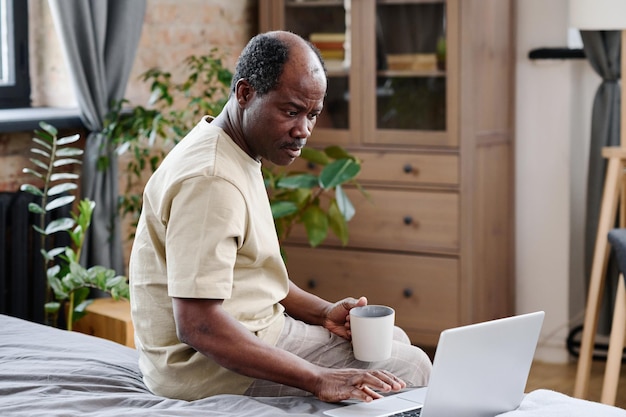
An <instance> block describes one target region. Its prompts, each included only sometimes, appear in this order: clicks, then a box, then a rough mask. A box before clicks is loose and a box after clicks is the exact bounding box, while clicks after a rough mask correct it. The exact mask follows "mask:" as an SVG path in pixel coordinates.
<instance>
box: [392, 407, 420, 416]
mask: <svg viewBox="0 0 626 417" xmlns="http://www.w3.org/2000/svg"><path fill="white" fill-rule="evenodd" d="M421 414H422V408H421V407H420V408H418V409H415V410H408V411H402V412H400V413H396V414H391V415H390V416H389V417H419V416H420V415H421Z"/></svg>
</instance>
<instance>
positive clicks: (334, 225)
mask: <svg viewBox="0 0 626 417" xmlns="http://www.w3.org/2000/svg"><path fill="white" fill-rule="evenodd" d="M328 223H329V226H330V229H331V230H332V231H333V232H334V233H335V235H337V237H338V238H339V239H340V240H341V244H342V245H343V246H346V245H347V244H348V224H347V223H346V219H345V218H344V216H343V214H342V213H341V211H340V210H339V207H338V205H337V202H336V201H335V200H333V201H332V202H331V203H330V206H329V207H328Z"/></svg>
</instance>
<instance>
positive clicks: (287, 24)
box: [279, 0, 358, 144]
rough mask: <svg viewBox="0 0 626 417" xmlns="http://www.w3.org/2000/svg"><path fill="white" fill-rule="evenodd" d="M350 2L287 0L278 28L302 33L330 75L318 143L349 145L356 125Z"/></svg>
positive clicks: (316, 131) (317, 130) (315, 138)
mask: <svg viewBox="0 0 626 417" xmlns="http://www.w3.org/2000/svg"><path fill="white" fill-rule="evenodd" d="M350 3H351V2H350V0H284V7H282V10H283V13H284V15H283V16H282V19H281V20H282V22H279V27H280V28H282V29H285V30H288V31H291V32H294V33H297V34H299V35H300V36H302V37H303V38H305V39H307V40H309V41H310V42H311V43H313V44H314V45H315V46H317V48H318V49H319V50H320V53H321V55H322V57H323V58H324V62H325V64H326V69H327V73H328V92H327V96H326V99H325V100H324V110H323V111H322V114H321V115H320V117H319V119H318V122H317V125H316V127H315V129H314V131H313V138H312V140H313V142H312V143H315V144H323V143H328V144H348V143H350V142H351V141H352V140H353V138H354V137H355V136H357V135H355V134H354V132H352V133H350V130H351V127H352V126H353V125H354V124H355V123H356V121H355V118H356V117H358V114H356V113H355V110H356V109H355V108H353V102H352V100H351V94H350V92H351V83H352V80H351V77H350V73H351V67H352V66H351V59H352V54H351V48H350V38H351V33H350V20H351V16H350Z"/></svg>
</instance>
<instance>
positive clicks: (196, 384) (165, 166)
mask: <svg viewBox="0 0 626 417" xmlns="http://www.w3.org/2000/svg"><path fill="white" fill-rule="evenodd" d="M129 276H130V286H131V307H132V318H133V323H134V326H135V342H136V345H137V349H138V350H139V366H140V369H141V371H142V373H143V376H144V381H145V383H146V385H147V386H148V388H150V390H151V391H152V392H154V393H155V394H158V395H163V396H166V397H171V398H181V399H185V400H194V399H198V398H203V397H207V396H211V395H216V394H222V393H230V394H242V393H244V392H245V390H246V389H247V388H248V386H249V385H250V383H251V381H252V380H251V379H249V378H247V377H244V376H242V375H239V374H236V373H234V372H231V371H229V370H227V369H224V368H222V367H220V366H219V365H217V364H216V363H215V362H214V361H213V360H211V359H209V358H208V357H206V356H204V355H202V354H200V353H198V352H196V351H195V350H194V349H193V348H191V347H190V346H188V345H186V344H183V343H181V342H180V341H179V340H178V338H177V337H176V326H175V323H174V317H173V311H172V301H171V298H170V297H181V298H212V299H223V300H225V301H224V304H223V307H224V309H225V310H226V311H227V312H228V313H229V314H231V315H232V316H233V317H234V318H235V319H236V320H238V321H239V322H240V323H241V324H242V325H243V326H244V327H245V328H246V329H248V330H249V331H250V332H253V333H255V334H256V335H257V336H258V337H260V338H261V339H263V340H264V341H266V342H267V343H268V344H272V345H273V344H275V343H276V341H277V339H278V337H279V336H280V333H281V331H282V328H283V324H284V316H283V307H282V305H280V304H279V302H280V301H281V300H282V299H283V298H285V296H286V295H287V292H288V289H289V280H288V276H287V271H286V269H285V265H284V263H283V261H282V258H281V256H280V248H279V244H278V238H277V236H276V229H275V227H274V222H273V219H272V214H271V210H270V205H269V200H268V197H267V192H266V190H265V186H264V183H263V177H262V174H261V166H260V163H259V162H258V161H255V160H254V159H252V158H250V156H248V155H247V154H246V153H245V152H244V151H243V150H242V149H241V148H239V147H238V146H237V145H236V144H235V143H234V142H233V141H232V140H231V138H230V137H228V136H227V135H226V134H225V133H224V131H223V130H222V129H220V128H218V127H215V126H211V125H210V124H209V122H208V120H207V119H206V118H205V119H203V120H202V121H201V122H200V123H199V124H198V125H196V127H195V128H194V129H193V130H192V131H191V132H190V133H189V134H188V135H187V136H186V137H185V139H183V140H182V141H181V142H180V143H179V144H178V145H176V147H174V149H173V150H172V151H171V152H170V153H169V154H168V156H167V157H166V158H165V160H164V161H163V162H162V164H161V166H160V167H159V169H158V170H157V171H156V172H155V173H154V174H153V176H152V177H151V178H150V180H149V181H148V184H147V185H146V188H145V191H144V202H143V209H142V213H141V218H140V220H139V225H138V226H137V233H136V237H135V241H134V244H133V249H132V252H131V258H130V267H129ZM233 348H234V349H236V347H233Z"/></svg>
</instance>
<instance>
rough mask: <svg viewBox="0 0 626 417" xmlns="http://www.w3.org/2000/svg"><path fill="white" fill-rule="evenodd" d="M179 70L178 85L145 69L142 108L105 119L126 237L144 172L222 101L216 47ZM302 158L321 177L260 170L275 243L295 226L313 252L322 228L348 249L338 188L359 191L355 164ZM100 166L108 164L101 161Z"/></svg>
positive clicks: (348, 212)
mask: <svg viewBox="0 0 626 417" xmlns="http://www.w3.org/2000/svg"><path fill="white" fill-rule="evenodd" d="M183 72H184V73H185V74H186V75H185V77H184V79H183V80H182V81H181V82H177V81H175V80H174V79H173V76H172V73H170V72H168V71H164V70H160V69H157V68H153V69H150V70H148V71H146V72H145V73H143V74H142V75H141V79H142V80H143V81H144V82H146V83H148V84H149V85H150V91H151V95H150V99H149V102H148V104H147V106H146V107H144V106H135V107H132V108H127V106H128V104H129V103H128V101H127V100H121V101H119V102H116V103H114V104H113V106H112V110H111V112H110V113H109V114H108V116H107V118H106V120H105V130H104V131H105V133H106V135H107V137H108V142H109V143H112V144H113V145H114V146H117V149H118V153H119V154H120V155H123V154H127V155H128V154H129V155H131V157H130V159H129V161H128V163H127V164H126V167H125V170H124V173H125V176H126V189H125V191H124V193H123V194H124V195H123V196H121V197H120V213H121V214H122V215H131V216H132V217H133V220H132V230H133V231H134V226H136V222H137V220H138V218H139V213H140V210H141V203H142V195H141V193H142V190H143V181H144V180H145V178H146V173H148V174H149V173H151V172H154V170H155V169H156V168H157V167H158V165H159V163H160V162H161V160H162V159H163V158H164V157H165V155H166V154H167V151H168V150H169V149H171V147H172V146H174V145H175V144H176V143H178V141H180V140H181V139H182V138H183V137H184V136H185V134H186V133H187V132H188V131H189V130H191V128H192V127H193V126H194V125H195V124H196V123H197V122H198V120H200V118H201V117H202V116H204V115H207V114H208V115H211V116H215V115H217V114H218V113H219V112H220V111H221V110H222V108H223V107H224V105H225V104H226V101H227V99H228V95H229V89H230V84H231V80H232V73H231V71H229V70H228V69H227V68H225V67H224V65H223V57H222V56H221V55H220V54H219V53H218V51H217V50H216V49H213V50H211V51H210V52H209V54H207V55H204V56H190V57H189V58H187V59H186V60H185V61H184V62H183ZM301 158H303V159H305V160H307V161H309V162H311V163H314V164H316V165H318V166H321V167H322V170H321V171H320V173H319V174H317V175H316V174H314V173H311V172H296V171H293V170H290V169H282V168H278V167H274V166H267V165H266V166H264V167H263V174H264V177H265V183H266V186H267V188H268V194H269V198H270V203H271V206H272V214H273V216H274V220H275V224H276V229H277V232H278V236H279V239H280V240H281V241H284V240H285V239H287V238H288V236H289V234H290V233H291V231H292V229H293V226H294V225H295V224H298V223H301V224H303V225H304V228H305V229H306V232H307V236H308V241H309V243H310V245H311V246H313V247H315V246H317V245H319V244H320V243H322V242H323V241H324V240H325V239H326V237H327V235H328V231H329V230H332V231H333V232H334V233H335V234H336V235H337V236H338V237H339V238H340V239H341V242H343V244H344V245H345V244H347V242H348V228H347V222H348V221H349V220H350V219H351V218H352V216H353V215H354V207H353V205H352V203H351V202H350V199H349V198H348V196H347V195H346V194H345V192H344V191H343V188H342V187H343V185H344V184H347V183H352V184H355V185H357V186H358V184H357V183H356V182H355V177H356V176H357V174H358V173H359V171H360V168H361V163H360V161H359V160H358V159H357V158H356V157H355V156H353V155H351V154H349V153H348V152H347V151H346V150H345V149H343V148H341V147H339V146H331V147H328V148H326V149H324V150H316V149H313V148H304V149H303V151H302V154H301ZM101 163H102V166H107V165H108V161H106V160H102V161H101ZM120 165H121V164H120ZM361 191H363V190H361ZM133 231H131V233H130V235H131V237H132V235H133Z"/></svg>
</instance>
